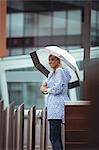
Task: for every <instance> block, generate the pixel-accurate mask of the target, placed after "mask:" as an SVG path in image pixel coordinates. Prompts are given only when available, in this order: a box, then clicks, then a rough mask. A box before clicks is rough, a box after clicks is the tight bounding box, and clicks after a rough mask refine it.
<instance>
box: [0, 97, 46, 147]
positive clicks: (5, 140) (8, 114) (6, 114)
mask: <svg viewBox="0 0 99 150" xmlns="http://www.w3.org/2000/svg"><path fill="white" fill-rule="evenodd" d="M3 103H4V102H3V100H0V150H1V149H2V150H23V149H24V138H25V137H24V104H21V105H20V106H19V107H18V108H17V109H14V103H11V104H10V105H9V106H8V107H7V108H6V109H4V106H3ZM46 114H47V111H46V109H44V110H42V112H41V116H39V117H37V116H36V106H33V107H32V108H30V110H29V111H28V115H27V135H26V136H27V145H26V146H25V147H26V149H27V150H35V149H36V142H35V135H36V122H37V121H36V120H37V119H40V148H39V149H40V150H47V149H48V123H47V119H46Z"/></svg>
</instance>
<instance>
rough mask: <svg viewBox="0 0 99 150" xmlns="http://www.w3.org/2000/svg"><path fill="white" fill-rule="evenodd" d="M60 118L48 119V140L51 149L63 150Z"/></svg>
mask: <svg viewBox="0 0 99 150" xmlns="http://www.w3.org/2000/svg"><path fill="white" fill-rule="evenodd" d="M61 123H62V120H61V119H49V129H50V141H51V144H52V148H53V150H63V145H62V139H61Z"/></svg>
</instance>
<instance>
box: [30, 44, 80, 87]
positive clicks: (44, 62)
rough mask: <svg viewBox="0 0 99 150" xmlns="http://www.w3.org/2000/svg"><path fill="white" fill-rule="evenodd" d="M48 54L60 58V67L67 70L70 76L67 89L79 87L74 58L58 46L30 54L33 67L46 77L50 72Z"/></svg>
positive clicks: (47, 47)
mask: <svg viewBox="0 0 99 150" xmlns="http://www.w3.org/2000/svg"><path fill="white" fill-rule="evenodd" d="M49 54H52V55H55V56H57V57H58V58H60V60H61V63H62V66H63V67H66V68H68V70H69V72H70V74H71V80H70V82H69V89H71V88H74V87H77V86H79V85H80V84H79V81H80V78H79V68H78V66H77V64H76V60H75V58H74V57H73V56H72V55H71V54H70V53H68V52H67V51H66V50H64V49H62V48H60V47H58V46H46V47H44V48H42V49H39V50H37V51H34V52H32V53H30V56H31V58H32V61H33V63H34V66H35V67H36V68H37V69H38V70H39V71H40V72H42V73H43V74H44V75H45V76H46V77H48V74H49V72H50V70H51V68H50V66H49V64H48V56H49Z"/></svg>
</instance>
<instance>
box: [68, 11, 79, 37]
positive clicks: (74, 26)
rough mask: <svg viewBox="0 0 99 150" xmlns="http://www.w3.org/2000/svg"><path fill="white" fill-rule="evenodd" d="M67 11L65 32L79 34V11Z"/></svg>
mask: <svg viewBox="0 0 99 150" xmlns="http://www.w3.org/2000/svg"><path fill="white" fill-rule="evenodd" d="M67 13H68V23H67V34H68V35H77V34H81V11H80V10H70V11H68V12H67Z"/></svg>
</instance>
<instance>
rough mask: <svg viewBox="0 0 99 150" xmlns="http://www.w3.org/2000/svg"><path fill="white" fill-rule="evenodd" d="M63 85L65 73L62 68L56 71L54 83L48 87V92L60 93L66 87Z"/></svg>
mask: <svg viewBox="0 0 99 150" xmlns="http://www.w3.org/2000/svg"><path fill="white" fill-rule="evenodd" d="M63 85H64V82H63V73H62V70H61V69H59V70H57V71H56V72H55V77H54V84H53V85H52V87H50V88H48V89H47V92H48V93H51V94H53V95H57V94H60V93H61V92H62V90H63V88H64V86H63Z"/></svg>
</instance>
